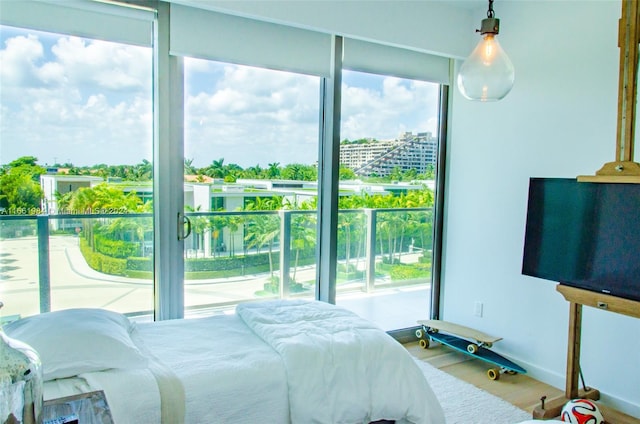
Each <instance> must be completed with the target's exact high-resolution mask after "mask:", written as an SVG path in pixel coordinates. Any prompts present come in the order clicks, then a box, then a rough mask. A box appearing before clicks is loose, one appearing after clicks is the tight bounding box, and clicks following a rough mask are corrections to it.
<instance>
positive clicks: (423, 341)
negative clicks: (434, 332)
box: [420, 339, 429, 349]
mask: <svg viewBox="0 0 640 424" xmlns="http://www.w3.org/2000/svg"><path fill="white" fill-rule="evenodd" d="M420 347H421V348H423V349H426V348H428V347H429V340H427V339H420Z"/></svg>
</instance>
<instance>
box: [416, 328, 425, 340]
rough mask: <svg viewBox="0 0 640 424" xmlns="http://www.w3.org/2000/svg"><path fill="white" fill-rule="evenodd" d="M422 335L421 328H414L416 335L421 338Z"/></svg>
mask: <svg viewBox="0 0 640 424" xmlns="http://www.w3.org/2000/svg"><path fill="white" fill-rule="evenodd" d="M422 336H424V331H422V329H418V330H416V337H417V338H419V339H421V338H422Z"/></svg>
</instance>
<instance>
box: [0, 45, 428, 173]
mask: <svg viewBox="0 0 640 424" xmlns="http://www.w3.org/2000/svg"><path fill="white" fill-rule="evenodd" d="M0 60H1V61H2V67H0V72H1V73H0V77H1V81H0V84H1V86H0V89H1V90H2V105H1V106H2V127H1V139H2V140H1V141H0V143H2V144H1V146H0V147H1V149H0V155H1V156H0V163H7V162H8V161H10V160H13V159H15V158H16V157H18V156H23V155H33V156H36V157H38V158H39V159H40V160H41V162H48V163H53V161H54V158H57V159H58V161H67V160H70V161H72V162H74V163H75V164H77V165H91V164H95V163H110V164H123V163H136V162H139V161H140V160H141V159H143V158H146V159H151V139H152V105H151V87H152V79H151V78H152V70H151V66H152V63H151V50H150V49H145V48H140V47H134V46H127V45H122V44H116V43H107V42H102V41H91V40H85V39H81V38H77V37H68V36H49V35H46V34H41V33H35V35H34V34H33V33H32V32H25V34H24V35H19V36H15V37H12V38H9V39H7V40H6V41H5V44H4V48H3V49H1V50H0ZM185 67H186V68H185V75H186V81H185V82H186V88H185V90H186V92H187V93H186V98H185V110H186V119H185V156H186V157H187V158H193V159H194V164H195V165H196V166H205V165H208V164H210V163H211V161H212V160H214V159H219V158H222V157H223V158H225V162H226V163H234V162H235V163H238V164H240V165H241V166H243V167H246V166H251V165H255V164H261V165H262V166H265V165H266V164H267V163H270V162H280V163H281V164H287V163H293V162H301V163H308V164H310V163H314V162H316V160H317V156H318V137H319V128H318V127H319V101H320V99H319V83H320V79H319V78H317V77H310V76H303V75H296V74H291V73H286V72H277V71H269V70H263V69H257V68H251V67H245V66H236V65H229V64H219V63H215V62H208V61H204V60H196V59H186V60H185ZM348 80H349V82H348V83H347V82H343V93H342V102H343V107H342V128H341V131H342V134H341V138H343V139H344V138H350V139H355V138H361V137H374V138H378V139H390V138H395V137H397V136H398V135H399V133H400V132H403V131H413V132H418V131H432V132H434V133H435V131H436V128H437V94H438V86H437V85H435V84H427V83H422V82H414V81H407V80H402V79H398V78H392V77H376V76H368V77H367V78H365V79H364V80H363V81H365V82H359V81H358V78H357V75H356V76H355V77H353V75H352V77H350V78H349V79H348Z"/></svg>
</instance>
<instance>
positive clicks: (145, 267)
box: [127, 257, 153, 272]
mask: <svg viewBox="0 0 640 424" xmlns="http://www.w3.org/2000/svg"><path fill="white" fill-rule="evenodd" d="M127 269H128V270H129V271H146V272H152V271H153V261H152V260H151V258H140V257H133V258H127Z"/></svg>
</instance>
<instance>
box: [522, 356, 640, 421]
mask: <svg viewBox="0 0 640 424" xmlns="http://www.w3.org/2000/svg"><path fill="white" fill-rule="evenodd" d="M514 362H516V363H518V364H520V365H521V366H522V367H523V368H525V369H526V370H527V375H529V377H531V378H533V379H535V380H538V381H541V382H543V383H545V384H548V385H550V386H553V387H555V388H557V389H560V390H562V391H564V389H565V375H564V373H563V374H558V373H557V372H555V371H551V370H548V369H545V368H541V367H538V366H536V365H534V364H531V363H528V362H525V361H520V360H518V359H514ZM596 389H598V390H599V391H600V402H602V403H603V404H605V405H608V406H610V407H612V408H613V409H616V410H618V411H620V412H623V413H625V414H628V415H631V416H633V417H636V418H638V419H640V404H636V403H633V402H630V401H628V400H626V399H622V398H620V397H617V396H612V395H610V394H608V393H607V392H606V391H605V390H603V388H602V387H596ZM543 395H544V393H540V396H543Z"/></svg>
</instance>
